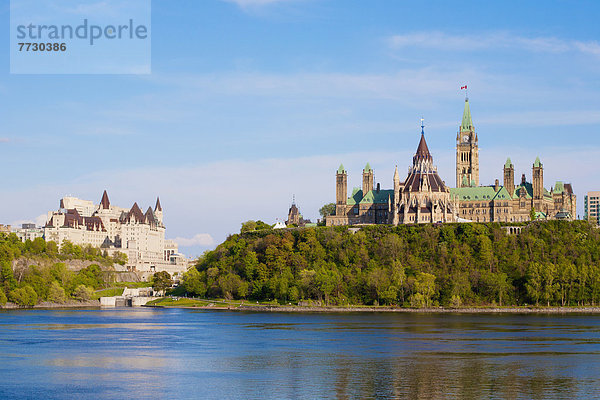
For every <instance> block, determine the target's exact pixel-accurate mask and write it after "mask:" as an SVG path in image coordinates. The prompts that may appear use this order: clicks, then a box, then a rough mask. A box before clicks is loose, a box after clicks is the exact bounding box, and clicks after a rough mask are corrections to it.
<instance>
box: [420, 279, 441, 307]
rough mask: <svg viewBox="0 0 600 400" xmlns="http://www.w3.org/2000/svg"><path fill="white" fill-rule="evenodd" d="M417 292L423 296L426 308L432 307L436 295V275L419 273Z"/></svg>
mask: <svg viewBox="0 0 600 400" xmlns="http://www.w3.org/2000/svg"><path fill="white" fill-rule="evenodd" d="M415 291H416V293H417V294H420V295H421V296H422V299H423V303H424V304H425V307H431V305H432V299H433V296H435V294H436V287H435V275H433V274H429V273H427V272H419V273H418V274H417V279H416V281H415Z"/></svg>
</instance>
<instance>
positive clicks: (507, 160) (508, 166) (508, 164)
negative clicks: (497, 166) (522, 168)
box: [504, 157, 512, 168]
mask: <svg viewBox="0 0 600 400" xmlns="http://www.w3.org/2000/svg"><path fill="white" fill-rule="evenodd" d="M511 165H512V161H510V157H508V158H507V159H506V162H505V163H504V168H510V166H511Z"/></svg>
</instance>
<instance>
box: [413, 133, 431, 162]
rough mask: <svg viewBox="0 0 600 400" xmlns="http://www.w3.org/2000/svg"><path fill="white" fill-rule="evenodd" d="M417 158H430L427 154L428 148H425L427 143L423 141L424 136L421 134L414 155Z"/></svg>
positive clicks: (429, 154)
mask: <svg viewBox="0 0 600 400" xmlns="http://www.w3.org/2000/svg"><path fill="white" fill-rule="evenodd" d="M415 157H417V158H430V159H431V158H432V157H431V153H429V148H428V147H427V142H426V141H425V134H424V133H422V134H421V140H420V141H419V147H417V153H416V154H415Z"/></svg>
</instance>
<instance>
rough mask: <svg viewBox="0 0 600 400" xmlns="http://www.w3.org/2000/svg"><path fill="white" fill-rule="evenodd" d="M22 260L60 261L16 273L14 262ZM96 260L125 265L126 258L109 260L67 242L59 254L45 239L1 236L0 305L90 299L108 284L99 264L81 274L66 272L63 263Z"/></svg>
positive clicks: (89, 248) (95, 250) (92, 249)
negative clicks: (95, 291)
mask: <svg viewBox="0 0 600 400" xmlns="http://www.w3.org/2000/svg"><path fill="white" fill-rule="evenodd" d="M20 257H26V258H28V259H31V260H30V261H33V260H38V261H40V263H41V261H57V262H54V263H44V264H49V265H45V266H37V265H28V266H26V267H23V268H19V269H17V270H15V271H13V268H12V262H13V261H14V260H16V259H18V258H20ZM73 259H77V260H87V261H95V262H97V263H98V264H100V265H112V264H113V263H119V264H125V263H126V262H127V256H126V255H125V254H123V253H118V254H116V255H115V256H114V257H109V256H108V255H107V254H106V252H103V251H102V250H101V249H98V248H95V247H92V246H78V245H74V244H72V243H71V242H68V241H64V242H63V244H62V246H61V248H60V251H59V249H58V246H57V245H56V243H54V242H46V241H45V240H44V239H42V238H37V239H35V240H33V241H31V240H27V241H26V242H25V243H23V242H21V240H19V238H18V237H17V236H16V235H14V234H11V235H6V234H0V305H4V304H6V302H7V301H11V302H13V303H15V304H17V305H19V306H33V305H35V304H37V303H39V302H41V301H50V302H54V303H64V302H66V301H67V300H68V299H76V300H80V301H86V300H89V299H90V298H91V296H92V292H93V290H94V289H98V288H100V287H102V286H103V285H104V284H105V282H104V279H103V275H102V270H101V268H100V266H99V265H98V264H92V265H90V266H88V267H87V268H84V269H82V270H80V271H78V272H74V271H71V270H69V269H67V267H66V265H65V264H64V263H62V262H60V261H61V260H73Z"/></svg>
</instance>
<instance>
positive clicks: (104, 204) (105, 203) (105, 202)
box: [100, 190, 110, 210]
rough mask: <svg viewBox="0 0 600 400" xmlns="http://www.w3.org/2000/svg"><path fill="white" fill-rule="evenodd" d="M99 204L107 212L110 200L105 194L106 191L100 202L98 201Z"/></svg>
mask: <svg viewBox="0 0 600 400" xmlns="http://www.w3.org/2000/svg"><path fill="white" fill-rule="evenodd" d="M100 204H101V205H102V208H104V209H105V210H107V209H108V208H109V207H110V200H108V193H106V190H105V191H104V193H103V194H102V200H100Z"/></svg>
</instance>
